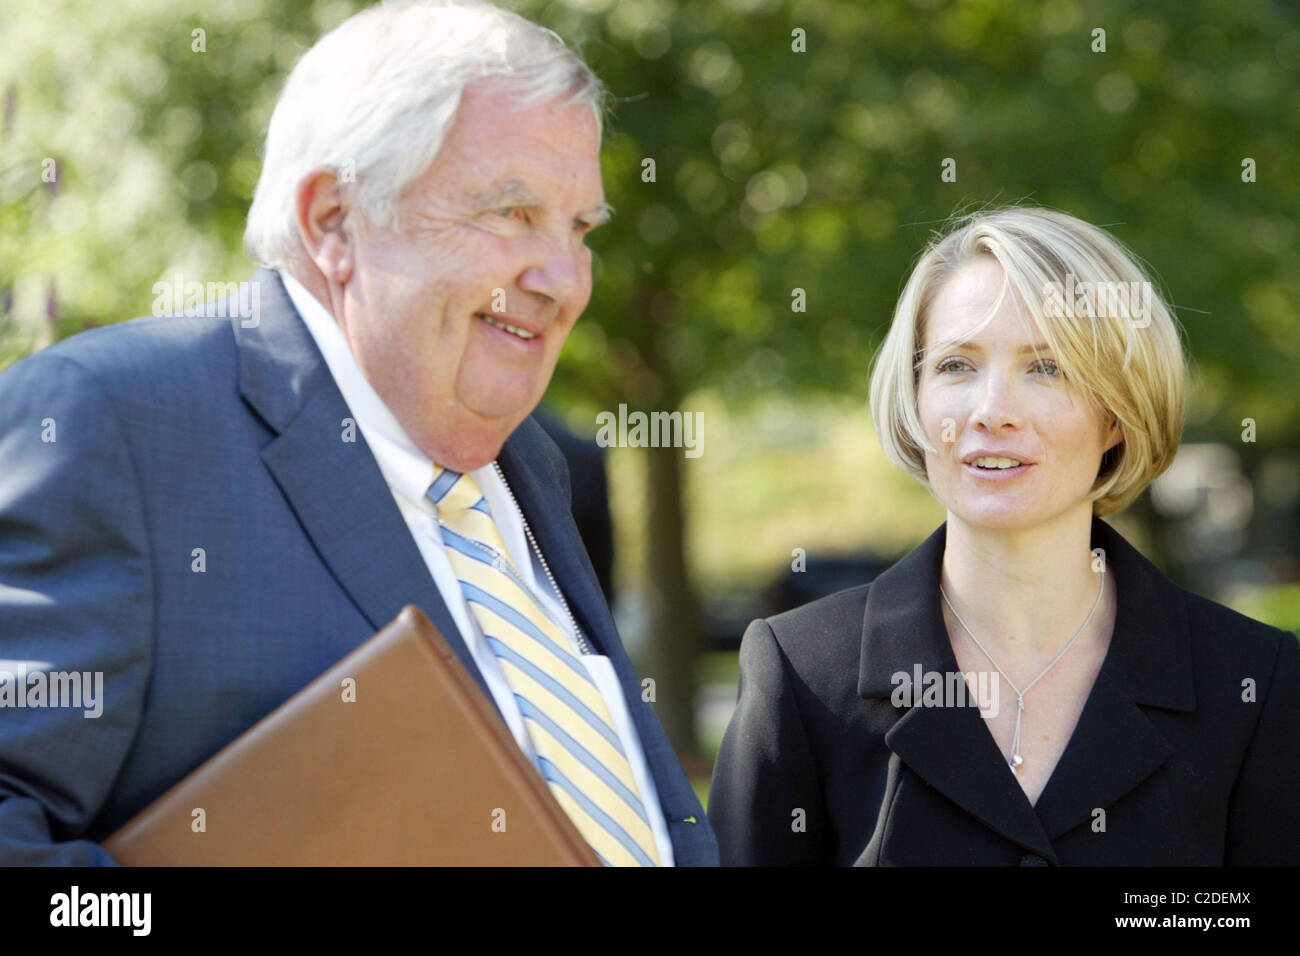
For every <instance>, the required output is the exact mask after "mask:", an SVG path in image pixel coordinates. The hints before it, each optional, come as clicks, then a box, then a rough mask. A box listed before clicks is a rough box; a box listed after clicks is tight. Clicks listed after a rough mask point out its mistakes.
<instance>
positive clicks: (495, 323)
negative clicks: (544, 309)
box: [474, 312, 543, 342]
mask: <svg viewBox="0 0 1300 956" xmlns="http://www.w3.org/2000/svg"><path fill="white" fill-rule="evenodd" d="M474 316H475V318H477V319H480V320H482V321H483V322H484V323H485V324H486V325H488V326H490V327H491V328H494V329H496V330H497V331H499V332H503V333H505V334H506V335H509V336H510V337H511V338H514V339H516V340H517V341H520V342H535V341H537V339H539V338H541V336H542V332H543V328H542V327H541V326H540V325H539V324H538V323H536V322H531V321H528V320H525V319H517V318H515V317H513V316H508V315H498V314H496V313H491V312H475V313H474Z"/></svg>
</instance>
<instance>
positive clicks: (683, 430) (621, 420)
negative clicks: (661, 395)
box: [596, 405, 704, 458]
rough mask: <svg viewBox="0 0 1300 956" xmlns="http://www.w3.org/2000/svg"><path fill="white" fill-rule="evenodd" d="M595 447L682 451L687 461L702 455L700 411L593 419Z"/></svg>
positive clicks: (622, 410) (621, 410) (622, 413)
mask: <svg viewBox="0 0 1300 956" xmlns="http://www.w3.org/2000/svg"><path fill="white" fill-rule="evenodd" d="M596 425H597V426H599V427H598V430H597V431H596V444H597V445H599V446H600V447H601V448H609V447H611V446H614V447H618V448H684V449H686V451H685V455H686V457H687V458H699V457H700V455H702V454H704V413H703V412H650V414H648V415H647V414H646V413H645V412H632V413H631V414H628V410H627V405H619V406H618V414H617V415H615V414H614V413H613V412H601V413H599V414H598V415H597V416H596Z"/></svg>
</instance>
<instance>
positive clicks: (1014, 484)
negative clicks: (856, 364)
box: [709, 207, 1300, 866]
mask: <svg viewBox="0 0 1300 956" xmlns="http://www.w3.org/2000/svg"><path fill="white" fill-rule="evenodd" d="M1185 379H1186V366H1185V360H1184V356H1183V349H1182V343H1181V339H1180V337H1179V334H1178V331H1177V328H1176V325H1175V323H1174V320H1173V318H1172V316H1171V315H1170V313H1169V309H1168V307H1167V306H1166V305H1165V303H1164V302H1163V301H1161V297H1160V296H1159V295H1158V294H1156V293H1155V291H1154V288H1153V286H1152V284H1151V282H1150V280H1149V278H1148V277H1147V275H1145V274H1144V272H1143V270H1142V268H1141V267H1140V266H1139V265H1138V263H1137V262H1136V261H1135V259H1134V257H1133V256H1132V255H1131V254H1130V253H1128V252H1127V251H1126V250H1125V249H1124V248H1123V247H1122V246H1121V245H1120V244H1119V243H1118V242H1117V241H1116V240H1115V239H1113V238H1112V237H1111V236H1109V235H1108V234H1107V233H1105V232H1103V231H1102V230H1100V229H1097V228H1095V227H1093V226H1090V225H1088V224H1087V223H1084V222H1081V221H1080V220H1078V219H1075V218H1073V217H1071V216H1067V215H1063V214H1061V213H1057V212H1052V211H1048V210H1044V209H1037V208H1025V207H1011V208H1003V209H998V210H992V211H985V212H981V213H978V214H976V215H974V216H971V217H969V218H968V219H966V220H964V221H963V222H962V223H960V224H959V226H958V227H957V228H955V229H953V230H951V231H949V232H948V233H947V234H946V235H944V236H941V237H939V238H938V239H937V240H936V241H935V242H933V243H932V244H931V245H930V247H929V248H928V249H927V250H926V251H925V253H924V254H923V255H922V257H921V259H920V260H919V262H918V264H917V266H916V268H915V270H914V271H913V273H912V275H911V277H910V279H909V281H908V283H907V285H906V287H905V289H904V291H903V294H902V297H901V299H900V301H899V303H898V307H897V309H896V311H895V314H894V318H893V323H892V327H891V328H890V331H889V334H888V336H887V338H886V340H885V342H884V343H883V345H882V347H881V350H880V353H879V355H878V356H877V360H876V364H875V367H874V370H873V378H872V383H871V409H872V415H873V417H874V420H875V423H876V428H877V431H878V433H879V435H880V439H881V441H882V443H883V445H884V448H885V451H886V453H887V454H888V456H889V458H890V460H891V461H893V462H894V463H895V464H896V465H897V466H899V467H901V468H903V469H905V470H906V471H908V472H910V473H911V474H912V475H914V476H915V477H917V478H918V479H919V480H920V481H922V482H923V483H924V484H925V485H926V486H927V487H928V488H929V489H930V491H931V493H932V494H934V496H935V497H936V498H937V499H938V500H939V501H940V502H941V503H942V504H943V506H944V507H945V509H946V510H947V520H946V521H945V522H944V524H943V525H941V526H940V527H939V528H938V529H937V530H936V531H935V532H934V533H933V534H932V535H931V536H930V537H929V538H928V539H927V540H926V541H925V542H924V543H923V544H921V545H920V546H919V547H918V548H917V549H916V550H914V551H912V552H911V553H910V554H909V555H907V556H906V557H905V558H903V559H902V560H901V561H899V562H898V563H897V564H896V565H894V566H893V567H892V568H890V569H889V570H888V571H887V572H885V573H884V574H882V575H881V576H880V577H878V578H877V579H876V580H875V581H873V582H872V583H871V584H870V585H864V586H861V587H857V588H853V589H850V590H847V591H843V592H840V593H838V594H835V595H832V596H831V597H828V598H824V599H822V600H819V601H816V602H813V603H811V604H808V605H806V606H804V607H802V608H799V609H797V610H794V611H791V612H789V613H786V614H782V615H779V616H777V617H773V618H771V619H769V620H762V621H755V622H754V623H753V624H751V625H750V627H749V629H748V631H747V632H746V634H745V638H744V642H743V644H742V647H741V652H740V668H741V672H740V697H739V705H738V708H737V710H736V713H735V716H734V717H733V718H732V721H731V724H730V726H729V727H728V729H727V733H726V736H725V738H724V740H723V743H722V750H721V752H720V754H719V757H718V762H717V767H716V770H715V773H714V778H713V788H712V793H711V795H710V800H709V817H710V820H711V822H712V824H713V826H714V828H715V830H716V832H717V835H718V839H719V843H720V846H721V850H722V860H723V862H724V863H729V864H811V865H851V864H857V865H869V866H871V865H963V864H971V865H1015V864H1019V865H1140V866H1156V865H1161V866H1163V865H1186V864H1191V865H1198V864H1199V865H1232V864H1296V863H1300V813H1298V812H1297V806H1298V801H1297V799H1296V794H1297V793H1300V769H1298V768H1300V759H1298V758H1297V753H1300V649H1298V646H1297V642H1296V638H1295V636H1294V635H1292V634H1290V633H1288V632H1285V631H1280V630H1277V629H1275V628H1272V627H1269V626H1267V625H1264V624H1261V623H1259V622H1257V621H1253V620H1251V619H1249V618H1246V617H1243V616H1242V615H1240V614H1237V613H1235V612H1233V611H1231V610H1229V609H1227V608H1225V607H1223V606H1221V605H1218V604H1215V603H1214V602H1212V601H1209V600H1207V599H1205V598H1203V597H1200V596H1198V595H1195V594H1191V593H1188V592H1186V591H1183V590H1181V589H1180V588H1179V587H1177V586H1176V585H1175V584H1174V583H1173V582H1171V581H1170V580H1169V579H1168V578H1167V577H1165V576H1164V575H1163V574H1162V573H1161V572H1160V571H1159V570H1157V569H1156V568H1155V567H1154V566H1153V565H1152V564H1151V563H1150V562H1149V561H1147V560H1146V559H1145V558H1144V557H1143V556H1142V555H1141V554H1139V553H1138V552H1137V551H1136V550H1135V549H1134V548H1133V547H1132V546H1131V545H1129V544H1128V543H1127V542H1126V541H1125V540H1124V539H1123V538H1122V537H1120V536H1119V535H1118V534H1117V533H1116V532H1115V530H1114V529H1113V528H1112V527H1111V526H1110V525H1109V524H1107V523H1106V522H1105V521H1102V520H1101V516H1103V515H1108V514H1112V513H1114V512H1117V511H1119V510H1120V509H1122V508H1124V507H1125V506H1126V505H1128V504H1129V503H1130V502H1132V501H1133V499H1134V498H1136V497H1137V496H1138V495H1139V494H1140V493H1141V491H1142V490H1143V488H1145V487H1146V486H1147V485H1148V484H1149V483H1150V482H1151V481H1152V480H1153V479H1154V478H1155V477H1156V476H1157V475H1159V474H1160V473H1161V472H1162V471H1164V470H1165V468H1167V467H1168V465H1169V463H1170V462H1171V461H1172V459H1173V457H1174V453H1175V451H1176V450H1177V447H1178V442H1179V438H1180V435H1181V429H1182V417H1183V394H1184V383H1185Z"/></svg>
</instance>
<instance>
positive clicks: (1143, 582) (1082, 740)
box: [1036, 518, 1196, 839]
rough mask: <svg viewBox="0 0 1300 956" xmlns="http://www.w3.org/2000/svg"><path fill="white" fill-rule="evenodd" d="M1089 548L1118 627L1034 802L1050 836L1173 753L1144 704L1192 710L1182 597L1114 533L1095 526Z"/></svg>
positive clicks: (1097, 521)
mask: <svg viewBox="0 0 1300 956" xmlns="http://www.w3.org/2000/svg"><path fill="white" fill-rule="evenodd" d="M1092 546H1093V547H1094V548H1102V549H1104V551H1105V555H1106V562H1107V564H1106V569H1107V571H1109V572H1110V573H1113V574H1114V575H1115V588H1116V599H1117V602H1118V607H1117V608H1116V613H1115V630H1114V633H1113V634H1112V636H1111V643H1110V649H1109V650H1108V651H1107V653H1106V659H1105V660H1104V661H1103V662H1102V666H1101V671H1100V673H1099V674H1098V675H1097V681H1096V683H1095V684H1094V685H1093V688H1092V692H1091V693H1090V694H1089V695H1088V699H1087V702H1086V703H1085V704H1084V707H1083V712H1082V713H1081V714H1080V715H1079V723H1078V726H1077V728H1076V729H1075V733H1074V736H1072V737H1071V738H1070V742H1069V744H1068V745H1067V746H1066V748H1065V752H1064V753H1062V754H1061V759H1060V762H1058V763H1057V765H1056V768H1055V770H1053V771H1052V776H1051V778H1050V779H1049V780H1048V781H1047V786H1046V787H1045V788H1044V789H1043V793H1042V795H1041V796H1040V797H1039V799H1038V804H1037V808H1036V809H1037V812H1038V816H1039V817H1040V818H1041V819H1042V821H1043V825H1044V827H1045V828H1046V830H1047V834H1048V836H1049V837H1051V838H1052V839H1056V838H1057V837H1058V836H1060V835H1061V834H1063V833H1065V832H1066V831H1067V830H1071V829H1073V828H1074V827H1076V826H1078V825H1079V824H1081V823H1085V822H1090V818H1091V815H1092V813H1093V811H1094V810H1095V809H1096V808H1098V807H1102V808H1105V807H1109V806H1111V805H1112V804H1114V803H1115V801H1116V800H1118V799H1119V798H1120V797H1122V796H1124V794H1126V793H1128V792H1129V791H1130V790H1132V789H1133V788H1134V787H1136V786H1137V785H1138V784H1140V783H1141V782H1142V781H1143V780H1145V779H1146V778H1147V777H1149V776H1151V774H1152V773H1154V772H1155V771H1156V770H1157V769H1159V768H1160V766H1161V765H1163V764H1164V763H1165V761H1166V760H1168V759H1169V757H1170V756H1171V755H1172V754H1173V747H1172V745H1171V744H1170V743H1169V741H1168V740H1167V739H1165V737H1164V736H1163V735H1162V734H1161V733H1160V731H1159V730H1158V729H1157V728H1156V726H1155V725H1154V724H1153V723H1152V722H1151V719H1150V718H1149V717H1148V716H1147V714H1146V712H1145V711H1144V710H1143V708H1144V707H1157V708H1161V709H1163V710H1177V711H1191V710H1195V709H1196V693H1195V689H1194V684H1193V679H1192V659H1191V638H1190V633H1189V624H1188V618H1187V605H1186V602H1185V601H1184V600H1183V596H1182V593H1181V592H1180V591H1179V590H1178V588H1177V586H1176V585H1174V583H1173V582H1172V581H1170V580H1169V579H1168V578H1167V577H1165V576H1164V575H1163V574H1161V573H1160V571H1159V570H1158V569H1157V568H1156V567H1155V566H1154V565H1153V564H1151V562H1150V561H1148V560H1147V559H1146V558H1144V557H1143V556H1142V555H1141V554H1140V553H1139V552H1138V551H1137V549H1136V548H1134V547H1133V546H1132V545H1130V544H1129V543H1128V542H1127V541H1125V540H1124V539H1123V538H1122V537H1121V536H1120V535H1119V533H1118V532H1116V531H1115V529H1114V528H1112V527H1111V526H1110V525H1108V524H1106V522H1104V521H1102V520H1101V519H1099V518H1094V519H1093V527H1092Z"/></svg>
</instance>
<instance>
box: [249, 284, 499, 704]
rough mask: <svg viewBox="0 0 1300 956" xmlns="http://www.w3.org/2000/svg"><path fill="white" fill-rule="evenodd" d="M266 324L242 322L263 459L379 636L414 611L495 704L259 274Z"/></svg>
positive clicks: (328, 385)
mask: <svg viewBox="0 0 1300 956" xmlns="http://www.w3.org/2000/svg"><path fill="white" fill-rule="evenodd" d="M253 281H254V282H257V283H260V288H259V295H260V302H261V309H260V315H259V316H258V321H257V322H256V324H255V325H252V327H245V326H244V324H243V321H242V320H241V319H239V318H232V320H231V325H232V328H233V329H234V333H235V341H236V343H237V344H238V346H239V369H240V373H239V387H240V394H241V395H242V396H243V398H244V401H245V402H246V403H247V404H248V405H249V406H250V407H252V408H253V409H254V410H255V411H256V412H257V413H258V415H260V416H261V418H262V419H263V420H264V421H265V422H266V423H267V425H268V426H270V428H271V429H272V430H274V431H275V432H276V433H277V435H276V437H275V438H273V439H272V440H271V441H270V442H269V443H268V444H267V445H266V447H265V448H263V449H262V460H263V461H264V462H265V463H266V466H267V468H268V469H269V470H270V471H271V474H272V475H273V476H274V477H275V480H276V482H277V484H278V485H279V486H280V489H281V491H282V492H283V493H284V496H285V498H287V499H288V501H289V504H290V506H291V507H292V508H293V510H294V513H295V514H296V515H297V516H298V520H299V521H300V522H301V523H302V526H303V530H304V531H305V532H306V533H307V536H308V537H309V538H310V539H311V541H312V544H313V545H314V546H315V547H316V550H317V551H318V552H319V554H320V556H321V559H322V560H323V561H324V563H325V565H326V566H327V567H328V568H329V569H330V571H331V572H332V573H333V575H334V577H335V578H336V579H337V580H338V583H339V586H340V587H341V588H342V589H343V590H344V591H345V592H347V594H348V596H349V597H350V598H351V599H352V601H353V602H354V603H355V604H356V606H357V608H358V609H359V610H360V611H361V614H362V615H363V616H364V617H365V619H366V621H367V622H368V623H369V625H370V627H371V628H372V629H373V630H375V631H377V630H379V629H380V628H382V627H383V626H384V625H386V624H388V623H389V622H390V621H392V620H393V618H395V617H397V614H398V612H399V611H400V610H401V609H402V608H403V607H404V606H405V605H407V604H414V605H416V606H418V607H420V608H421V609H422V610H423V611H424V612H425V614H426V615H428V617H429V619H430V620H431V621H432V622H433V623H434V624H435V625H437V627H438V630H439V631H441V632H442V636H443V638H444V639H445V640H446V641H447V644H448V645H449V646H450V647H451V649H452V650H453V652H455V654H456V656H457V657H458V658H459V659H460V661H461V663H462V664H464V665H465V667H466V669H467V670H468V671H469V672H470V674H471V675H473V677H474V679H475V680H476V681H477V682H478V684H479V686H480V687H481V688H482V689H483V692H484V693H485V694H487V696H488V699H489V700H491V699H492V696H491V694H490V693H488V690H487V685H486V684H485V683H484V681H483V677H482V675H481V674H480V673H479V670H478V666H477V665H476V664H475V663H474V659H473V657H472V656H471V655H470V653H469V649H468V648H467V647H466V646H465V643H464V641H463V640H462V639H461V636H460V629H459V628H458V627H457V626H456V623H455V620H454V619H453V618H452V616H451V612H450V611H448V609H447V606H446V605H445V604H444V603H443V601H442V596H441V595H440V594H439V593H438V588H437V585H436V584H435V583H434V581H433V577H432V575H430V574H429V571H428V568H427V567H426V565H425V563H424V558H423V556H422V555H421V554H420V551H419V548H418V547H417V546H416V544H415V541H414V540H413V539H412V538H411V533H410V529H409V528H407V526H406V522H405V520H403V518H402V515H401V512H400V511H399V510H398V508H397V505H396V503H395V502H394V501H393V497H392V493H391V492H390V491H389V488H388V484H387V482H386V481H385V480H384V476H383V473H382V472H380V470H379V466H378V465H377V464H376V463H375V459H374V456H373V455H372V454H371V452H370V448H369V446H367V445H366V442H365V438H364V437H363V436H362V435H361V432H360V431H359V430H357V431H356V441H355V442H348V441H344V440H343V428H344V425H343V420H344V419H345V418H349V417H350V415H351V413H350V411H349V409H348V406H347V404H346V402H344V400H343V396H342V394H341V393H340V392H339V390H338V386H337V385H335V383H334V379H333V377H332V376H331V375H330V372H329V367H328V366H327V365H326V364H325V360H324V359H323V358H322V357H321V354H320V351H319V349H317V347H316V343H315V341H314V340H313V339H312V337H311V333H310V332H309V331H308V330H307V327H306V325H305V324H304V323H303V321H302V319H301V318H300V317H299V316H298V313H297V311H296V310H295V309H294V307H293V303H292V301H291V300H290V299H289V296H288V294H287V293H286V292H285V290H284V286H283V284H282V283H281V282H280V277H279V276H278V275H277V274H276V273H275V272H272V271H270V270H266V269H262V270H259V271H258V272H257V273H256V275H255V276H254V277H253Z"/></svg>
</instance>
